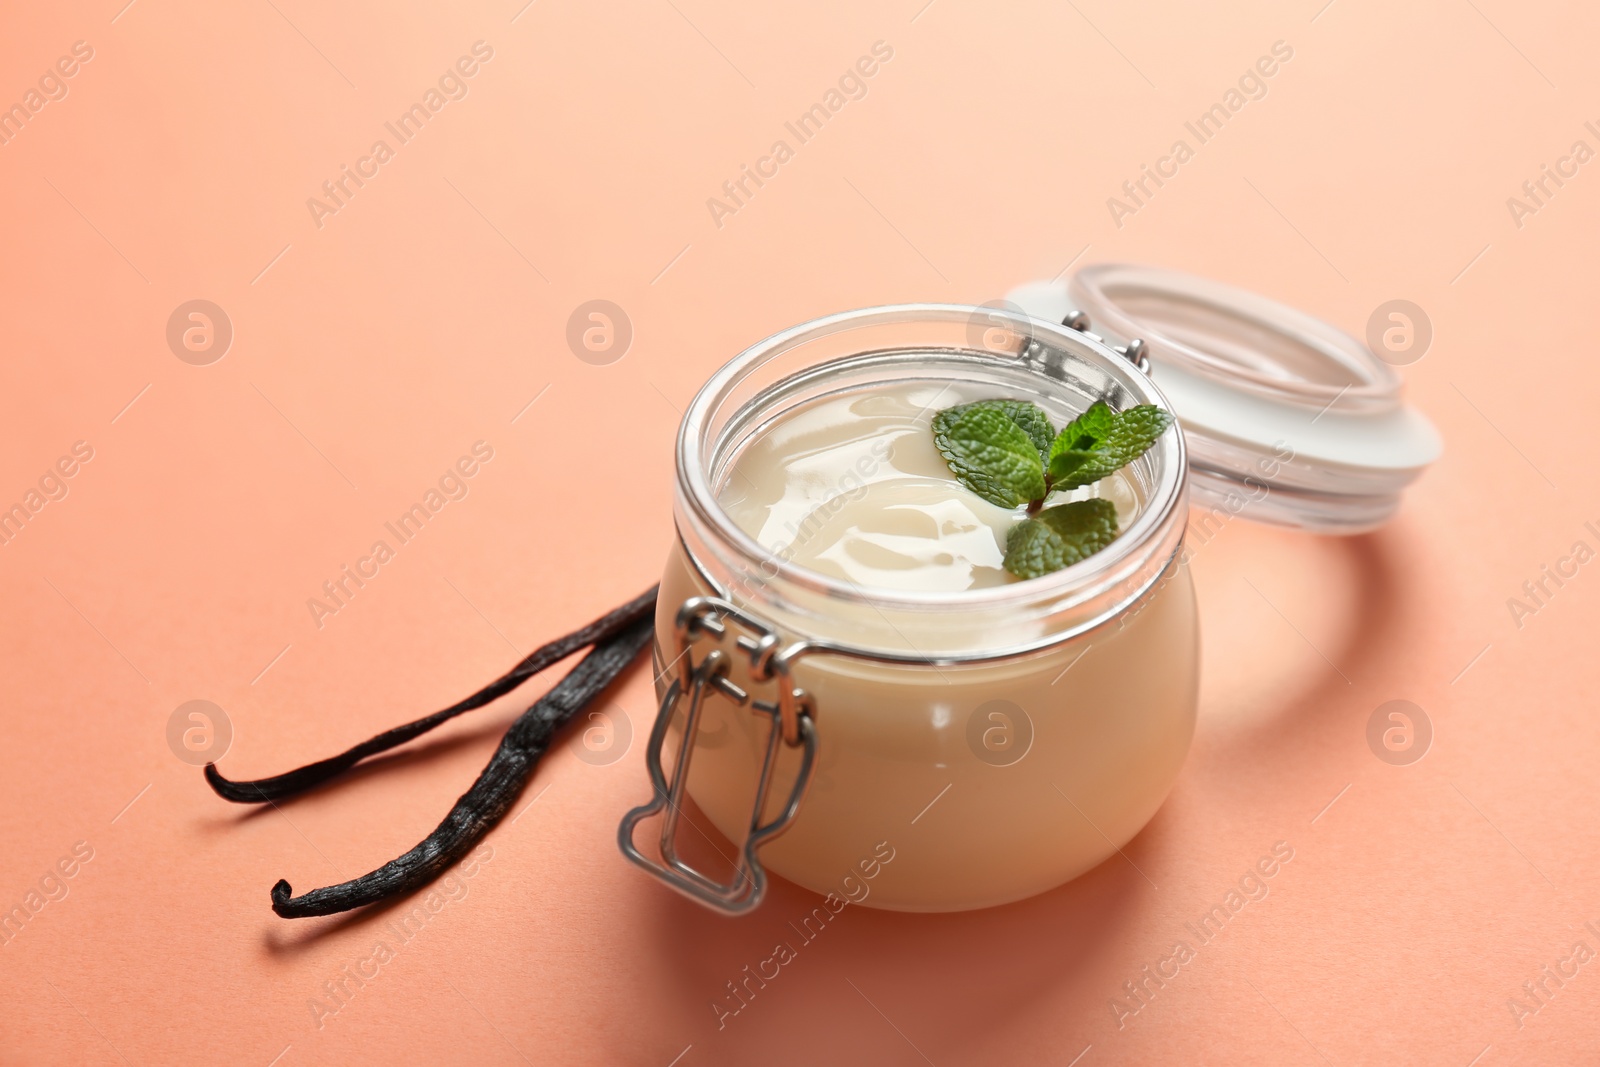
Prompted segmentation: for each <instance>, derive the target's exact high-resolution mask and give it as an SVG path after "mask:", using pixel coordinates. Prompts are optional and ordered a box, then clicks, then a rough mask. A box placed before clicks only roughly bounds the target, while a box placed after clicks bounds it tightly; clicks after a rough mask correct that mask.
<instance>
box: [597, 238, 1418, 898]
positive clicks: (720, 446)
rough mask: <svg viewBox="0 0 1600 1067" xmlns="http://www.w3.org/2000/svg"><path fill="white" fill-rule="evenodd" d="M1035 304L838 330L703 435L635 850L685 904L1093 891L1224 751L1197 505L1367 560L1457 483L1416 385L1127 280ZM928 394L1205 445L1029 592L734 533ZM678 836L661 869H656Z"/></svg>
mask: <svg viewBox="0 0 1600 1067" xmlns="http://www.w3.org/2000/svg"><path fill="white" fill-rule="evenodd" d="M1012 300H1014V301H1015V302H1016V303H1014V304H1003V305H1001V306H998V307H984V308H973V307H962V306H949V305H931V304H918V305H904V306H898V307H884V308H869V309H866V310H862V311H853V312H848V313H845V314H841V315H834V316H830V317H828V318H823V319H818V320H816V321H814V322H810V323H806V324H804V325H801V326H797V327H795V328H793V329H791V330H787V331H785V332H783V333H780V334H777V335H776V336H773V337H771V338H768V339H767V340H765V341H763V342H761V343H760V344H758V345H756V346H754V347H753V348H751V349H749V350H748V351H746V352H744V353H743V354H742V355H740V356H739V357H738V358H736V359H734V360H733V361H732V362H731V363H729V364H728V365H727V366H725V367H723V368H722V369H721V370H720V371H718V372H717V373H716V374H715V375H714V376H713V377H712V378H711V380H710V381H709V382H707V384H706V385H705V387H704V388H703V389H702V390H701V391H700V393H699V394H698V395H697V396H696V397H695V399H694V401H693V403H692V404H691V405H690V408H689V410H688V412H687V414H686V415H685V417H684V421H683V425H682V428H681V430H680V433H679V437H678V446H677V492H676V494H675V498H674V500H675V503H674V518H675V521H676V528H677V534H678V537H677V541H676V543H675V544H674V545H673V546H672V549H671V551H670V552H669V555H668V559H667V565H666V569H665V572H664V575H663V577H662V582H661V591H660V596H659V598H658V601H657V618H656V636H657V640H656V646H655V668H656V673H657V681H656V688H657V694H658V696H659V697H660V699H661V709H660V711H659V713H658V715H657V719H656V723H655V727H654V729H653V730H652V731H651V734H650V739H649V743H648V745H647V747H646V753H645V756H646V766H647V768H648V770H649V773H650V777H651V784H652V789H653V794H654V795H653V797H652V799H651V801H650V802H649V803H648V804H645V805H643V806H641V807H638V808H635V809H633V810H632V811H630V812H629V813H628V814H627V816H626V817H625V818H624V819H623V822H622V826H621V828H620V830H619V843H620V845H621V847H622V850H623V852H624V854H625V855H626V856H627V857H628V858H629V859H630V860H632V861H633V862H635V863H637V864H639V865H640V866H642V867H644V868H645V869H647V870H649V871H650V872H651V873H653V874H655V875H657V876H658V877H660V878H661V879H662V880H663V881H665V882H666V883H667V884H668V885H670V886H672V887H673V888H675V889H677V890H679V891H680V892H683V893H685V894H686V895H688V896H690V897H692V898H694V899H696V900H699V901H700V902H702V903H705V904H708V905H710V906H713V907H716V908H719V909H722V910H724V911H728V912H733V913H738V912H742V911H747V910H749V909H750V908H753V907H755V906H756V905H757V904H758V903H759V902H760V900H761V896H762V894H763V892H764V890H765V886H766V870H767V869H768V868H770V869H771V870H772V871H775V872H777V873H778V874H780V875H782V876H783V877H785V878H787V879H789V880H790V881H793V882H796V883H798V884H800V885H802V886H805V887H806V888H808V889H811V890H814V891H816V892H818V893H823V894H833V895H835V896H836V897H839V898H841V899H848V900H851V901H853V902H856V903H865V904H867V905H868V906H870V907H882V908H890V909H896V910H903V911H956V910H963V909H970V908H981V907H988V906H991V905H996V904H1002V903H1006V902H1008V901H1013V900H1017V899H1020V898H1023V897H1027V896H1030V895H1032V894H1034V893H1038V892H1041V891H1043V890H1046V889H1049V888H1051V887H1053V886H1055V885H1058V884H1060V883H1062V882H1064V881H1067V880H1069V879H1071V878H1073V877H1075V876H1077V875H1078V874H1081V873H1083V872H1084V871H1086V870H1088V869H1089V868H1091V867H1093V866H1095V865H1096V864H1098V863H1100V862H1102V861H1103V860H1105V859H1106V858H1108V857H1109V856H1111V855H1112V854H1113V853H1114V852H1116V851H1118V850H1120V849H1121V848H1122V846H1123V845H1124V844H1126V843H1127V842H1128V841H1129V840H1130V839H1131V838H1132V837H1133V836H1134V835H1135V834H1137V833H1138V832H1139V830H1140V829H1141V828H1142V827H1143V826H1144V825H1145V824H1146V823H1147V822H1148V821H1149V820H1150V818H1151V817H1152V816H1153V815H1154V814H1155V812H1156V810H1157V809H1158V808H1159V806H1160V805H1161V803H1162V801H1163V799H1164V798H1165V797H1166V795H1167V793H1168V792H1169V790H1170V789H1171V787H1172V785H1173V783H1174V781H1175V780H1176V778H1177V775H1178V773H1179V770H1180V768H1181V766H1182V763H1183V760H1184V757H1185V755H1186V753H1187V752H1188V749H1189V744H1190V741H1191V739H1192V737H1193V734H1194V726H1195V713H1196V702H1197V694H1198V688H1199V684H1198V683H1199V678H1198V675H1199V633H1198V623H1197V609H1196V604H1195V598H1194V591H1193V587H1192V585H1191V583H1190V578H1189V574H1188V570H1187V567H1186V564H1185V561H1184V553H1183V542H1184V531H1185V527H1186V523H1187V520H1188V509H1189V503H1190V498H1191V491H1192V493H1193V496H1194V498H1195V500H1196V502H1197V503H1198V504H1199V505H1200V506H1202V507H1209V508H1212V509H1217V508H1222V509H1225V510H1226V511H1227V512H1228V513H1229V514H1230V515H1237V514H1241V513H1242V512H1245V511H1248V513H1249V517H1250V518H1252V519H1258V520H1261V521H1265V522H1269V523H1274V524H1278V525H1287V526H1291V527H1296V528H1300V529H1305V530H1312V531H1318V532H1327V533H1358V532H1362V531H1365V530H1369V529H1372V528H1374V527H1376V526H1378V525H1380V524H1381V523H1383V522H1384V521H1386V520H1387V519H1388V518H1389V517H1390V516H1391V515H1392V514H1393V513H1394V511H1395V509H1396V508H1397V507H1398V505H1399V502H1400V498H1401V494H1402V491H1403V489H1404V488H1405V486H1406V485H1408V484H1409V483H1410V482H1411V481H1412V480H1414V479H1415V478H1416V477H1417V476H1418V475H1419V474H1420V473H1421V472H1422V470H1423V469H1424V468H1426V467H1427V465H1428V464H1429V463H1431V462H1432V461H1433V460H1434V459H1435V458H1437V456H1438V453H1439V440H1438V436H1437V434H1435V433H1434V431H1433V428H1432V426H1431V425H1430V424H1429V423H1428V421H1427V419H1426V418H1425V417H1423V416H1422V415H1421V414H1420V413H1418V412H1416V411H1415V410H1414V409H1412V408H1410V407H1408V406H1407V405H1405V404H1404V403H1403V402H1402V401H1401V399H1400V380H1399V378H1398V376H1397V375H1395V374H1394V372H1393V371H1392V370H1391V369H1390V368H1389V367H1387V366H1386V365H1384V364H1383V363H1382V362H1380V361H1379V360H1378V359H1377V358H1376V357H1375V356H1374V355H1373V354H1372V352H1370V351H1368V350H1367V349H1366V348H1365V346H1363V345H1362V344H1361V343H1360V342H1359V341H1357V340H1356V339H1355V338H1353V337H1351V336H1349V335H1348V334H1345V333H1343V332H1342V331H1339V330H1337V329H1335V328H1334V327H1332V326H1329V325H1327V324H1326V323H1322V322H1319V321H1318V320H1316V319H1314V318H1312V317H1310V316H1307V315H1305V314H1304V313H1302V312H1299V311H1297V310H1295V309H1293V308H1289V307H1285V306H1283V305H1281V304H1276V303H1274V302H1272V301H1270V300H1267V299H1265V298H1264V297H1260V296H1257V295H1255V294H1252V293H1247V292H1244V291H1241V290H1237V289H1232V288H1230V287H1227V286H1223V285H1220V284H1219V283H1216V282H1212V281H1209V280H1206V279H1202V278H1195V277H1192V276H1189V275H1184V274H1179V273H1177V272H1173V271H1166V270H1160V269H1156V268H1148V267H1131V266H1122V265H1114V264H1107V265H1097V266H1092V267H1087V268H1085V269H1084V270H1082V271H1080V272H1079V273H1078V274H1077V275H1076V276H1075V277H1073V278H1071V279H1069V280H1068V281H1067V282H1065V283H1063V282H1060V281H1059V280H1053V281H1051V282H1047V283H1046V282H1041V283H1036V284H1033V285H1028V286H1023V287H1021V288H1019V289H1018V290H1016V291H1015V292H1014V293H1013V294H1012ZM1091 317H1092V318H1093V320H1094V324H1095V326H1096V327H1097V328H1099V329H1102V330H1104V331H1105V332H1106V333H1107V335H1108V336H1109V339H1107V338H1103V337H1101V336H1099V335H1097V334H1095V333H1092V332H1090V320H1091ZM1057 323H1059V325H1057ZM1151 374H1153V375H1154V377H1155V381H1156V382H1160V383H1161V385H1162V388H1160V389H1158V388H1157V386H1156V384H1154V383H1153V382H1152V380H1151V377H1150V375H1151ZM907 381H914V382H919V383H934V384H937V383H941V382H942V383H950V384H952V386H953V384H954V383H960V389H959V390H956V391H958V392H962V393H964V394H965V395H964V396H962V399H973V398H975V397H974V395H973V392H974V390H976V391H977V393H978V394H979V395H984V396H991V397H1003V398H1010V399H1019V400H1028V401H1032V402H1034V403H1036V404H1038V405H1039V406H1040V407H1042V408H1044V409H1045V411H1046V412H1048V413H1049V414H1050V416H1051V418H1052V421H1053V422H1054V423H1055V424H1056V425H1058V426H1060V425H1064V424H1065V423H1066V422H1068V421H1070V419H1071V418H1073V417H1074V416H1075V415H1077V414H1078V413H1080V412H1082V411H1083V410H1085V409H1086V408H1088V407H1089V406H1090V405H1091V404H1092V403H1093V402H1094V401H1096V400H1105V401H1106V402H1107V403H1108V404H1110V406H1111V407H1113V408H1114V409H1118V410H1122V409H1125V408H1128V407H1131V406H1134V405H1138V404H1156V405H1158V406H1160V407H1163V408H1166V409H1167V410H1169V411H1173V412H1174V413H1175V414H1176V415H1177V417H1178V424H1179V427H1180V428H1181V430H1182V433H1168V434H1165V435H1163V436H1162V437H1161V438H1160V439H1159V440H1158V441H1157V443H1156V444H1155V446H1154V447H1152V448H1151V449H1150V450H1149V451H1148V452H1147V453H1145V454H1144V455H1143V456H1142V457H1141V458H1140V459H1138V460H1136V461H1135V462H1134V463H1133V464H1131V465H1130V466H1129V467H1128V468H1126V469H1125V472H1124V473H1125V474H1126V476H1127V479H1128V482H1129V483H1130V484H1131V487H1132V492H1133V495H1134V496H1135V498H1136V500H1137V508H1136V513H1135V516H1134V518H1133V519H1132V521H1131V522H1128V523H1124V524H1123V529H1122V532H1121V533H1120V534H1119V536H1118V537H1117V538H1116V540H1114V541H1113V542H1112V543H1111V544H1110V545H1109V546H1108V547H1107V548H1105V549H1103V550H1102V551H1100V552H1098V553H1096V554H1095V555H1092V556H1090V557H1088V558H1087V559H1085V560H1082V561H1080V562H1079V563H1077V564H1075V565H1073V566H1070V567H1067V568H1064V569H1062V570H1060V571H1056V572H1054V573H1052V574H1048V575H1045V576H1044V577H1042V578H1036V579H1031V580H1028V581H1023V582H1012V583H1008V584H1005V585H1001V586H997V587H990V588H975V589H968V590H965V591H961V592H907V591H901V590H887V589H875V588H874V589H867V588H862V587H861V586H859V585H856V584H854V583H851V582H849V581H842V580H839V579H836V578H833V577H829V576H826V575H823V574H820V573H817V572H815V571H812V570H808V569H806V568H803V567H799V566H796V565H794V564H792V563H791V562H789V561H787V560H786V559H784V558H783V555H782V553H773V552H771V551H768V550H767V549H765V548H763V547H762V545H760V544H758V543H757V542H756V541H755V540H754V539H753V538H752V537H750V536H748V535H747V534H745V533H744V532H743V531H742V530H740V529H739V528H738V527H737V526H736V525H735V523H734V522H733V521H732V519H731V518H730V517H729V515H728V514H727V513H726V512H725V511H724V510H723V508H722V507H721V505H720V504H719V503H718V500H719V496H720V494H721V491H722V490H723V489H724V488H725V486H726V484H727V482H728V479H729V478H730V476H731V472H732V471H733V470H734V468H735V464H736V461H737V459H738V457H739V456H740V454H741V451H742V450H743V449H745V448H746V447H747V446H749V445H750V443H751V442H752V441H754V440H756V439H757V438H758V437H759V436H760V435H761V434H762V433H763V432H764V431H765V430H766V429H768V428H770V427H772V426H774V425H775V424H777V423H779V422H781V421H782V420H784V419H785V418H786V417H787V416H789V415H791V414H793V413H795V412H797V411H799V410H800V409H801V408H803V407H805V406H806V405H808V404H811V403H814V402H816V401H818V400H820V399H822V398H825V397H832V396H836V395H840V394H845V393H850V392H855V391H870V390H871V389H873V388H874V387H875V386H878V387H882V386H887V385H889V384H890V383H896V384H900V383H905V382H907ZM930 406H931V405H930ZM1191 462H1192V464H1193V466H1192V467H1191ZM863 473H865V472H863ZM686 739H687V740H686ZM669 750H670V751H672V752H676V754H677V755H676V758H675V759H674V760H673V761H672V763H671V772H670V775H669V773H668V771H667V769H666V768H667V761H666V753H668V752H669ZM687 798H692V799H693V801H694V805H695V806H696V807H697V808H698V809H699V810H700V811H701V812H703V813H704V815H705V817H706V818H708V819H709V820H710V821H711V822H712V823H713V824H714V825H715V827H716V828H717V829H718V830H719V831H721V833H722V834H723V835H724V836H725V837H727V839H728V840H729V841H733V842H738V843H739V844H738V845H737V846H736V848H737V849H738V854H737V857H736V858H735V859H734V860H732V861H731V862H730V864H729V867H731V870H725V871H724V872H722V873H721V874H715V873H708V872H706V871H704V870H700V869H697V868H696V867H694V866H693V865H691V864H690V863H688V862H686V861H685V860H684V859H683V858H682V855H681V853H680V851H679V848H678V836H679V834H680V832H681V830H682V828H681V822H682V821H683V820H684V819H685V818H691V819H692V818H693V817H694V816H693V813H692V812H690V813H686V812H685V811H684V801H685V799H687ZM658 815H659V816H661V823H662V825H661V831H660V836H659V842H660V859H659V860H657V859H655V858H652V857H650V856H647V855H646V854H645V853H644V852H643V851H641V850H640V848H639V847H638V845H637V843H636V841H635V830H636V828H637V826H638V824H639V823H640V822H641V821H643V820H644V819H646V818H649V817H652V816H658ZM700 836H702V837H704V838H705V840H707V841H709V840H710V838H709V836H708V835H704V833H703V831H702V834H701V835H700ZM724 858H726V857H724Z"/></svg>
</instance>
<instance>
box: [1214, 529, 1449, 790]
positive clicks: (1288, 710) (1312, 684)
mask: <svg viewBox="0 0 1600 1067" xmlns="http://www.w3.org/2000/svg"><path fill="white" fill-rule="evenodd" d="M1398 536H1402V535H1398V534H1396V533H1394V532H1393V531H1391V530H1388V529H1385V530H1382V531H1377V532H1374V533H1369V534H1362V535H1359V536H1355V537H1313V536H1310V535H1307V534H1304V533H1298V532H1293V531H1286V530H1277V529H1271V528H1266V527H1261V526H1252V525H1251V524H1248V523H1241V524H1239V528H1238V529H1230V530H1228V531H1227V536H1226V538H1219V539H1217V540H1216V541H1215V542H1213V543H1209V544H1205V545H1202V546H1200V547H1199V548H1198V549H1196V548H1194V547H1193V546H1191V559H1190V568H1191V570H1192V572H1193V574H1194V577H1195V586H1196V593H1197V596H1198V599H1199V602H1200V614H1201V647H1202V663H1201V691H1200V712H1199V721H1198V728H1197V733H1196V742H1195V744H1196V750H1197V751H1200V752H1204V751H1206V750H1208V749H1210V748H1211V747H1212V746H1216V745H1223V746H1227V747H1230V748H1233V747H1245V748H1258V747H1261V746H1265V745H1276V744H1278V743H1281V742H1282V741H1284V740H1286V739H1289V738H1292V737H1294V736H1295V735H1296V733H1297V732H1298V733H1303V732H1304V731H1305V730H1306V729H1307V728H1309V727H1311V726H1312V725H1313V724H1315V723H1319V722H1321V723H1326V722H1328V721H1330V720H1331V719H1332V718H1333V717H1336V716H1338V715H1340V714H1341V713H1342V712H1343V711H1344V710H1346V709H1347V708H1348V706H1349V703H1350V701H1351V700H1352V699H1353V698H1354V697H1356V696H1357V695H1359V694H1361V693H1362V692H1363V684H1362V683H1363V681H1364V680H1365V679H1368V678H1372V677H1374V676H1380V675H1382V674H1384V673H1385V671H1386V669H1387V668H1388V667H1392V666H1394V665H1395V663H1394V661H1395V659H1396V657H1397V656H1400V655H1403V654H1404V652H1403V650H1404V648H1405V641H1404V640H1403V635H1404V633H1405V632H1406V629H1407V627H1408V625H1410V623H1409V621H1408V620H1410V619H1412V618H1413V617H1414V616H1415V617H1417V618H1418V619H1419V620H1420V617H1421V614H1420V612H1419V611H1418V607H1419V605H1420V603H1421V599H1420V596H1419V595H1418V593H1417V591H1416V588H1417V587H1416V583H1415V582H1414V581H1411V580H1408V575H1406V574H1405V573H1404V570H1403V568H1402V565H1401V561H1400V559H1399V552H1398V545H1399V541H1397V540H1396V538H1397V537H1398ZM1286 727H1294V728H1297V729H1286ZM1191 759H1193V755H1191Z"/></svg>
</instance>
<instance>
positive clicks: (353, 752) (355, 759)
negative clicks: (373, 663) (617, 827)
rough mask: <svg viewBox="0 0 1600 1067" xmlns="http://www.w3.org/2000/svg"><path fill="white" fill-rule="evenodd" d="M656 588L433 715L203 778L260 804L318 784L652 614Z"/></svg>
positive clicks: (210, 768) (211, 771)
mask: <svg viewBox="0 0 1600 1067" xmlns="http://www.w3.org/2000/svg"><path fill="white" fill-rule="evenodd" d="M656 589H657V587H655V586H652V587H651V588H649V589H648V590H646V591H645V592H643V593H641V594H640V595H639V596H637V597H635V598H634V599H633V600H630V601H629V602H628V603H626V604H624V605H622V606H621V607H619V608H617V609H615V610H613V611H611V612H608V613H607V614H605V615H603V616H601V617H600V618H598V619H596V620H595V621H594V622H591V623H590V624H589V625H587V626H585V627H583V628H582V629H580V630H575V631H573V632H572V633H570V634H567V635H566V636H565V637H559V638H557V639H556V640H554V641H551V642H550V643H549V644H546V645H544V646H543V647H542V648H538V649H535V650H534V651H533V652H531V653H529V654H528V655H527V656H526V657H524V658H523V660H522V661H521V662H520V663H518V664H517V665H516V666H515V667H513V668H511V670H509V671H507V672H506V673H505V674H504V675H502V676H501V677H499V678H497V679H495V680H494V681H493V682H490V683H489V684H488V685H486V686H484V687H483V688H482V689H480V690H478V691H477V692H476V693H473V694H472V695H471V696H469V697H467V698H466V699H465V700H461V701H458V702H457V703H455V704H452V705H450V706H449V707H448V708H445V709H444V710H442V711H436V712H434V713H433V714H432V715H428V716H424V717H423V718H420V719H417V720H416V721H414V722H408V723H406V724H405V725H403V726H396V727H395V728H394V729H392V730H386V731H384V732H383V733H381V734H378V735H377V736H376V737H373V738H371V739H369V740H367V741H363V742H362V743H361V744H359V745H356V746H355V747H354V748H351V749H347V750H346V751H344V752H341V753H339V754H338V755H337V756H330V757H328V758H327V759H324V760H318V761H317V762H315V763H309V764H307V765H306V766H304V767H297V768H296V769H294V770H292V771H286V772H285V773H283V774H279V775H274V776H273V777H271V778H258V779H256V780H254V781H243V782H236V781H232V780H230V779H228V778H224V777H223V776H222V774H221V773H220V772H219V771H218V770H217V768H216V765H215V764H212V763H208V764H206V770H205V774H206V781H207V782H208V783H209V784H210V785H211V788H212V789H213V790H215V791H216V793H217V795H218V796H220V797H222V798H223V799H225V800H231V801H234V802H235V803H238V804H261V803H265V802H267V801H271V800H281V799H283V798H284V797H289V796H294V795H295V794H296V793H303V792H305V791H306V790H307V789H310V788H312V787H313V786H317V785H321V784H322V783H323V782H326V781H327V780H328V779H330V778H333V777H334V776H336V775H339V774H343V773H344V772H345V771H347V770H349V769H350V768H351V767H354V766H355V765H356V764H357V763H359V762H361V761H362V760H364V759H366V758H367V757H368V756H375V755H377V754H378V753H380V752H384V751H387V750H388V749H391V748H394V747H395V746H396V745H403V744H405V743H406V742H407V741H410V740H411V739H412V738H414V737H419V736H421V735H422V734H425V733H427V732H428V731H429V730H432V729H433V728H434V727H436V726H439V725H440V724H442V723H445V722H448V721H450V720H451V719H453V718H455V717H456V716H457V715H460V714H462V713H463V712H468V711H472V710H473V709H475V708H481V707H483V706H484V705H485V704H488V703H490V702H492V701H494V700H497V699H499V698H500V697H502V696H504V695H505V694H507V693H509V692H511V691H512V690H513V689H515V688H517V686H519V685H521V684H522V683H523V682H525V681H527V680H528V679H529V678H531V677H533V676H534V675H535V674H538V673H539V672H540V671H542V670H544V669H545V668H546V667H549V666H550V665H551V664H554V663H558V662H560V661H561V660H563V659H566V658H567V657H568V656H570V655H572V654H573V653H574V652H577V651H578V650H579V649H582V648H586V647H588V646H589V645H592V644H594V643H595V642H596V641H600V640H604V639H605V638H607V637H609V636H611V635H612V634H614V633H616V632H617V631H619V630H621V629H623V628H624V627H627V626H629V625H631V624H632V623H635V622H637V621H638V620H639V619H643V618H649V617H651V616H652V615H653V613H654V612H655V603H656Z"/></svg>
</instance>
